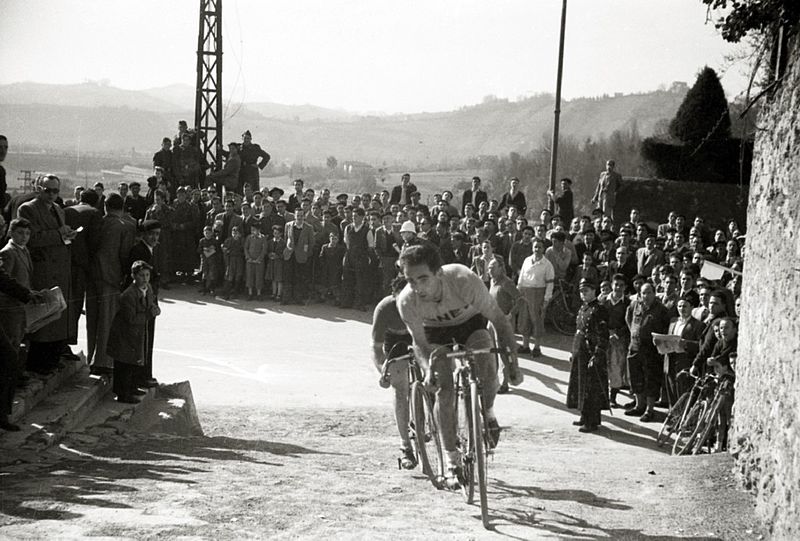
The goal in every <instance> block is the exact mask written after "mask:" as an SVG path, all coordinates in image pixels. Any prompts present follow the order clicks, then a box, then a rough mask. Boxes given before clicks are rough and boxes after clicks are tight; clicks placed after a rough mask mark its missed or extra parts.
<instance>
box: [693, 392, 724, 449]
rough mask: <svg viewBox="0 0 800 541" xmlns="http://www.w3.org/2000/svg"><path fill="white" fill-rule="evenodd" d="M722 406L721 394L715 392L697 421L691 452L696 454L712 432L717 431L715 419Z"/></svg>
mask: <svg viewBox="0 0 800 541" xmlns="http://www.w3.org/2000/svg"><path fill="white" fill-rule="evenodd" d="M721 408H722V396H721V395H720V394H719V393H717V396H715V397H714V401H713V402H711V405H710V406H709V407H708V411H706V414H705V415H704V416H703V419H702V421H701V422H700V423H699V426H698V430H697V433H698V435H697V438H696V439H695V441H694V443H693V447H692V454H693V455H696V454H697V453H699V452H700V451H701V450H702V448H703V445H705V444H706V441H708V439H709V437H710V436H711V434H712V433H714V432H716V431H717V425H718V424H719V423H718V422H717V419H718V418H719V411H720V409H721ZM709 452H711V446H709Z"/></svg>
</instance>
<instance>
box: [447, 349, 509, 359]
mask: <svg viewBox="0 0 800 541" xmlns="http://www.w3.org/2000/svg"><path fill="white" fill-rule="evenodd" d="M483 353H493V354H503V353H508V350H507V349H506V348H477V349H460V350H458V351H451V352H450V353H445V354H444V356H445V357H447V358H448V359H452V358H454V357H466V356H467V355H481V354H483Z"/></svg>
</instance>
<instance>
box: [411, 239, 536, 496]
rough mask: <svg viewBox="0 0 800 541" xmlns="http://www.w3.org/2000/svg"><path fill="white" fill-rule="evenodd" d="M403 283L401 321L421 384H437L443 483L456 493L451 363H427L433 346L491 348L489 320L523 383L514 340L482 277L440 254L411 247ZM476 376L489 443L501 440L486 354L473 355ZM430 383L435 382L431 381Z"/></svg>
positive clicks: (493, 374) (492, 370)
mask: <svg viewBox="0 0 800 541" xmlns="http://www.w3.org/2000/svg"><path fill="white" fill-rule="evenodd" d="M398 263H399V265H400V269H401V270H402V272H403V274H404V276H405V278H406V280H407V281H408V285H406V287H405V288H403V290H402V291H401V292H400V293H399V294H398V295H397V308H398V311H399V312H400V317H401V318H402V320H403V322H404V323H405V325H406V327H407V328H408V331H409V333H410V334H411V338H412V340H413V343H414V349H415V352H416V355H417V359H418V362H419V365H420V367H421V368H422V370H423V372H424V373H425V384H426V386H428V387H430V386H432V385H434V384H435V385H437V386H438V388H437V391H436V406H435V412H436V416H437V419H438V421H439V427H440V429H441V433H442V444H443V446H444V449H445V451H446V455H447V456H446V462H447V480H446V482H447V485H448V487H450V488H453V489H456V488H458V487H459V486H460V483H461V482H462V480H463V475H462V471H461V468H460V466H459V465H458V463H459V451H458V450H457V449H456V426H455V422H456V420H455V417H454V412H455V394H454V388H453V361H452V360H451V359H448V358H446V357H444V356H442V357H437V358H434V359H431V354H432V353H433V352H434V350H435V349H436V347H437V346H439V345H444V344H451V343H452V342H453V341H454V340H455V342H456V343H458V344H461V345H463V346H465V347H467V348H471V349H474V348H488V347H491V345H492V340H491V336H490V334H489V331H488V330H487V328H486V325H487V322H489V321H491V323H492V325H494V327H495V329H496V330H497V335H498V338H499V341H500V344H499V345H500V346H501V347H503V348H506V349H507V350H508V351H509V352H510V366H509V369H510V374H509V376H510V379H511V383H512V384H513V385H519V384H521V383H522V373H521V372H520V370H519V366H518V364H517V356H516V351H515V348H516V340H515V337H514V332H513V331H512V329H511V325H510V324H509V322H508V320H507V319H506V317H505V315H504V314H503V312H502V310H500V308H499V307H498V306H497V303H496V302H495V301H494V299H493V298H492V297H491V295H490V294H489V291H488V290H487V289H486V286H485V285H484V284H483V282H482V281H481V279H480V278H479V277H478V276H477V275H475V274H474V273H472V272H471V271H470V270H469V269H468V268H466V267H464V266H463V265H458V264H452V265H444V266H443V265H442V262H441V257H440V255H439V250H438V249H437V248H436V247H435V246H433V245H431V244H429V243H423V244H421V245H416V246H410V247H408V248H406V249H404V250H403V252H402V253H401V254H400V258H399V260H398ZM478 360H479V362H478V371H479V374H478V377H479V378H480V380H481V382H482V383H483V386H482V393H483V400H484V404H485V406H486V426H487V428H488V430H489V433H490V435H491V438H492V440H493V445H492V446H494V445H497V442H498V440H499V439H500V425H499V423H498V422H497V418H496V417H495V414H494V399H495V396H496V394H497V389H498V387H499V382H498V380H497V367H496V365H495V363H494V359H493V358H492V356H491V355H480V356H479V357H478ZM434 382H435V383H434Z"/></svg>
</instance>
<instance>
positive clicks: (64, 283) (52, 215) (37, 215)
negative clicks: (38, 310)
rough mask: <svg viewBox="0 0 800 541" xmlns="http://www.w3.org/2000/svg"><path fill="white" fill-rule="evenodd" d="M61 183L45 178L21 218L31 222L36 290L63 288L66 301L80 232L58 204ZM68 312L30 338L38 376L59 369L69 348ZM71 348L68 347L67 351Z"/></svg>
mask: <svg viewBox="0 0 800 541" xmlns="http://www.w3.org/2000/svg"><path fill="white" fill-rule="evenodd" d="M60 189H61V181H60V180H59V178H58V177H57V176H55V175H45V176H44V177H43V178H42V180H41V183H40V191H39V192H38V193H37V194H36V197H35V198H34V199H32V200H31V201H28V202H27V203H25V204H23V205H21V206H20V207H19V217H20V218H25V219H27V220H28V221H29V222H30V223H31V240H30V242H29V243H28V249H29V250H30V253H31V261H32V262H33V275H32V276H31V285H32V286H33V289H37V290H39V289H50V288H52V287H55V286H59V287H60V288H61V291H62V293H63V294H64V298H65V299H69V298H70V284H71V276H70V253H69V243H71V242H72V241H73V240H74V239H75V236H76V235H77V233H75V231H74V230H73V229H72V228H71V227H70V226H68V225H67V224H66V222H65V220H64V211H63V210H62V209H61V207H59V206H58V205H57V204H56V200H57V199H58V192H59V191H60ZM68 334H69V319H68V313H67V311H66V310H65V311H64V312H62V314H61V317H59V319H57V320H56V321H54V322H52V323H50V324H48V325H45V326H44V327H42V328H41V329H39V330H38V331H36V332H35V333H33V334H32V335H31V347H30V353H29V356H28V366H29V368H30V369H31V370H33V371H36V372H39V373H49V372H51V371H53V370H54V369H55V368H56V367H57V366H58V360H59V357H60V355H61V353H62V351H64V348H65V346H66V345H67V336H68ZM67 349H68V348H67Z"/></svg>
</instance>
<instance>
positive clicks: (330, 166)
mask: <svg viewBox="0 0 800 541" xmlns="http://www.w3.org/2000/svg"><path fill="white" fill-rule="evenodd" d="M325 164H326V165H327V166H328V169H330V170H334V169H336V166H337V165H339V162H338V161H337V160H336V157H334V156H328V159H327V160H325Z"/></svg>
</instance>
